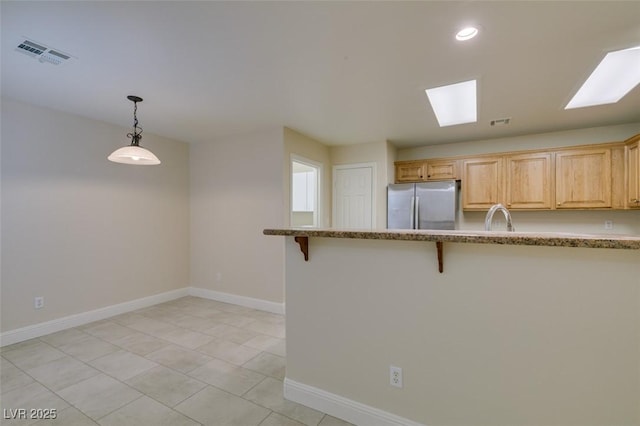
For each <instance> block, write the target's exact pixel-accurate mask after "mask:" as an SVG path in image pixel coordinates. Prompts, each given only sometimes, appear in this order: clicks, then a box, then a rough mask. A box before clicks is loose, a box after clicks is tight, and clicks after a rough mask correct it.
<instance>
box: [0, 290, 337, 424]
mask: <svg viewBox="0 0 640 426" xmlns="http://www.w3.org/2000/svg"><path fill="white" fill-rule="evenodd" d="M0 355H1V364H0V374H1V377H0V391H1V395H0V408H2V413H3V415H2V417H0V423H1V424H2V425H20V426H22V425H25V426H26V425H30V424H36V425H38V426H42V425H47V424H50V425H64V426H81V425H97V424H98V425H104V426H111V425H113V426H128V425H131V426H144V425H152V426H162V425H166V426H181V425H184V426H190V425H212V426H227V425H229V426H232V425H233V426H257V425H260V426H278V425H281V426H296V425H298V426H299V425H309V426H318V425H320V426H345V425H349V423H345V422H343V421H341V420H339V419H336V418H334V417H331V416H329V415H327V414H324V413H321V412H319V411H316V410H312V409H310V408H308V407H305V406H302V405H299V404H296V403H293V402H291V401H287V400H285V399H284V398H283V396H282V380H283V379H284V376H285V355H286V354H285V330H284V317H283V316H282V315H276V314H271V313H267V312H262V311H257V310H253V309H249V308H244V307H241V306H236V305H231V304H227V303H221V302H216V301H212V300H207V299H202V298H197V297H183V298H181V299H177V300H174V301H171V302H167V303H163V304H160V305H155V306H152V307H149V308H145V309H140V310H138V311H134V312H130V313H126V314H123V315H118V316H115V317H111V318H108V319H106V320H102V321H98V322H94V323H91V324H87V325H84V326H81V327H77V328H72V329H69V330H64V331H60V332H58V333H54V334H50V335H48V336H43V337H40V338H38V339H33V340H29V341H26V342H21V343H17V344H15V345H11V346H5V347H3V348H1V350H0ZM19 408H24V409H27V413H29V409H32V408H34V409H38V408H40V409H55V410H56V412H57V418H56V419H55V420H43V419H41V420H37V419H33V420H32V419H10V418H9V419H6V418H5V417H11V416H10V413H11V412H10V411H9V410H10V409H12V410H15V409H19Z"/></svg>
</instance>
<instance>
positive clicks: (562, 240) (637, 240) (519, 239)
mask: <svg viewBox="0 0 640 426" xmlns="http://www.w3.org/2000/svg"><path fill="white" fill-rule="evenodd" d="M263 233H264V234H265V235H282V236H293V237H321V238H351V239H364V240H403V241H435V242H451V243H475V244H509V245H528V246H550V247H586V248H611V249H632V250H640V236H636V235H616V234H573V233H562V232H497V231H463V230H456V231H454V230H444V231H443V230H428V229H425V230H409V229H382V230H341V229H318V228H279V229H277V228H276V229H265V230H264V231H263Z"/></svg>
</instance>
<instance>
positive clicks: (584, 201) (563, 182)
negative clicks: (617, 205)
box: [556, 148, 611, 209]
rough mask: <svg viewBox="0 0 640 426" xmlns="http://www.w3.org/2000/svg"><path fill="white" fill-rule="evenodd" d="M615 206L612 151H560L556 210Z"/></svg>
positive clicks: (557, 163)
mask: <svg viewBox="0 0 640 426" xmlns="http://www.w3.org/2000/svg"><path fill="white" fill-rule="evenodd" d="M609 207H611V150H610V149H608V148H594V149H576V150H566V151H558V152H556V208H558V209H568V208H569V209H570V208H609Z"/></svg>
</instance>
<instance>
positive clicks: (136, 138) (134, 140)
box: [127, 101, 142, 146]
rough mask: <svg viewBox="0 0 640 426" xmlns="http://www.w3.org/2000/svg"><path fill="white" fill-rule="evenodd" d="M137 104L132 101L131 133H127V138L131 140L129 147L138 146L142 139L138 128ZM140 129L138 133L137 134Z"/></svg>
mask: <svg viewBox="0 0 640 426" xmlns="http://www.w3.org/2000/svg"><path fill="white" fill-rule="evenodd" d="M137 112H138V102H136V101H133V133H127V137H128V138H129V139H131V145H135V146H138V145H139V144H140V139H142V127H140V126H138V115H137ZM138 129H140V132H138Z"/></svg>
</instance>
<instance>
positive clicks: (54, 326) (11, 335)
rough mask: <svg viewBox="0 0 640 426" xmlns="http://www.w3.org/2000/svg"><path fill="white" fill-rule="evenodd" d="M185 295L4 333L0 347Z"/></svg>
mask: <svg viewBox="0 0 640 426" xmlns="http://www.w3.org/2000/svg"><path fill="white" fill-rule="evenodd" d="M187 295H189V288H188V287H184V288H180V289H177V290H172V291H167V292H165V293H160V294H154V295H153V296H148V297H143V298H141V299H135V300H131V301H129V302H124V303H119V304H117V305H111V306H106V307H104V308H100V309H95V310H93V311H88V312H82V313H80V314H75V315H69V316H67V317H63V318H58V319H54V320H51V321H46V322H41V323H39V324H33V325H29V326H27V327H22V328H18V329H15V330H10V331H5V332H4V333H1V334H0V346H6V345H12V344H14V343H19V342H23V341H25V340H29V339H33V338H36V337H40V336H44V335H46V334H51V333H55V332H57V331H61V330H66V329H67V328H72V327H78V326H80V325H84V324H89V323H90V322H94V321H99V320H101V319H105V318H109V317H112V316H114V315H120V314H124V313H125V312H130V311H135V310H136V309H141V308H146V307H147V306H152V305H157V304H158V303H164V302H168V301H170V300H174V299H178V298H180V297H184V296H187Z"/></svg>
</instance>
